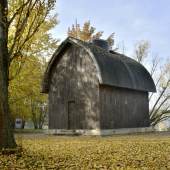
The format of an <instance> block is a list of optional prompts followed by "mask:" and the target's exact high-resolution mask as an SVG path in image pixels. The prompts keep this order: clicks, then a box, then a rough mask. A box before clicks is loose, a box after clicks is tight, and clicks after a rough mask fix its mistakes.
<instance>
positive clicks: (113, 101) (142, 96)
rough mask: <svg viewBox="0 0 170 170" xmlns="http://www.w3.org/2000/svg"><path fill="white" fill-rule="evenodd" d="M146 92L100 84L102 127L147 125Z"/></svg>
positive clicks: (147, 107)
mask: <svg viewBox="0 0 170 170" xmlns="http://www.w3.org/2000/svg"><path fill="white" fill-rule="evenodd" d="M148 112H149V106H148V93H147V92H141V91H135V90H129V89H124V88H115V87H110V86H104V85H103V86H100V120H101V122H100V126H101V128H102V129H114V128H129V127H147V126H149V114H148Z"/></svg>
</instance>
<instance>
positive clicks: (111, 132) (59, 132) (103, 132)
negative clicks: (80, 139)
mask: <svg viewBox="0 0 170 170" xmlns="http://www.w3.org/2000/svg"><path fill="white" fill-rule="evenodd" d="M154 131H155V129H154V128H153V127H142V128H122V129H102V130H101V129H92V130H89V129H76V130H67V129H48V130H46V131H45V133H46V134H51V135H89V136H108V135H116V134H133V133H145V132H154Z"/></svg>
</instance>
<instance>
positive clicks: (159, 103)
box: [134, 41, 170, 126]
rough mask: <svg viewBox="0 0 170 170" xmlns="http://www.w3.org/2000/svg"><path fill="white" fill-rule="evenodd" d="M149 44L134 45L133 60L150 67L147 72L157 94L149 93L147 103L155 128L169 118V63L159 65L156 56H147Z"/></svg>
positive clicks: (143, 42)
mask: <svg viewBox="0 0 170 170" xmlns="http://www.w3.org/2000/svg"><path fill="white" fill-rule="evenodd" d="M149 49H150V44H149V42H148V41H140V42H138V43H137V44H136V48H135V54H134V59H136V60H137V61H138V62H139V63H141V64H143V65H145V64H146V63H147V65H150V68H148V70H149V71H150V74H151V76H152V78H153V79H154V81H155V85H156V88H157V93H156V94H155V93H150V95H149V101H150V104H151V103H153V104H152V107H151V108H150V112H149V114H150V120H151V124H152V125H153V126H155V125H156V124H158V123H159V122H161V121H163V120H166V119H168V118H170V62H169V61H168V62H167V63H165V64H163V65H161V62H160V58H159V57H158V56H152V57H151V56H150V55H149Z"/></svg>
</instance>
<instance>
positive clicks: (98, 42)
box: [92, 39, 110, 51]
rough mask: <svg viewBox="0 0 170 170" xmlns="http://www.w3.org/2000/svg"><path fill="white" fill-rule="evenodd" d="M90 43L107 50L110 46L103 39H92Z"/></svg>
mask: <svg viewBox="0 0 170 170" xmlns="http://www.w3.org/2000/svg"><path fill="white" fill-rule="evenodd" d="M92 43H93V44H94V45H96V46H98V47H100V48H103V49H105V50H107V51H109V49H110V47H109V43H108V42H107V41H106V40H103V39H94V40H93V41H92Z"/></svg>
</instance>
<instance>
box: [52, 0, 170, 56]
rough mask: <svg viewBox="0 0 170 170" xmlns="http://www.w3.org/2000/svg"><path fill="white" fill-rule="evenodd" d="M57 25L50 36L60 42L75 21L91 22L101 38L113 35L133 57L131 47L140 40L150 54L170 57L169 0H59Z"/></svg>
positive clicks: (81, 22)
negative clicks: (146, 42)
mask: <svg viewBox="0 0 170 170" xmlns="http://www.w3.org/2000/svg"><path fill="white" fill-rule="evenodd" d="M55 10H56V12H57V13H58V19H59V21H60V23H59V25H57V26H56V28H55V29H54V30H53V32H52V33H53V36H55V37H56V38H59V39H61V40H63V39H64V38H66V36H67V29H68V27H69V26H71V25H72V24H73V23H75V20H76V19H77V21H78V23H80V25H82V24H83V23H84V21H87V20H90V21H91V25H92V26H94V27H95V28H96V30H98V31H104V35H103V38H107V36H109V35H110V34H111V33H112V32H115V44H119V46H120V50H121V48H122V46H123V44H124V46H125V53H126V54H128V55H132V54H133V49H134V44H135V43H136V42H138V41H140V40H148V41H149V42H150V43H151V49H152V51H151V54H153V55H159V56H160V57H162V58H164V59H165V58H166V59H167V58H170V52H169V51H170V50H169V46H170V45H169V41H170V1H169V0H157V1H155V0H142V1H140V0H58V1H57V4H56V9H55Z"/></svg>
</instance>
